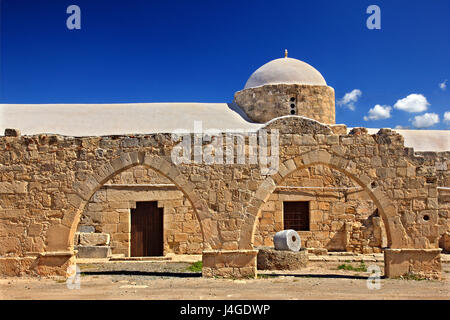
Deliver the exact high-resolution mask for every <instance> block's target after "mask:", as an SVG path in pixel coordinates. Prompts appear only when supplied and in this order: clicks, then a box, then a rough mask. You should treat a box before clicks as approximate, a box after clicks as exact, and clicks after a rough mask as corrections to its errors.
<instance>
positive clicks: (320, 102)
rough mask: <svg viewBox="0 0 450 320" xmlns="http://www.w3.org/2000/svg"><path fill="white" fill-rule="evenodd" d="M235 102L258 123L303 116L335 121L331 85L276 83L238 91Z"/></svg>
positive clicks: (330, 122)
mask: <svg viewBox="0 0 450 320" xmlns="http://www.w3.org/2000/svg"><path fill="white" fill-rule="evenodd" d="M234 102H235V103H236V104H237V105H238V106H239V107H241V108H242V109H243V110H244V112H245V113H246V114H247V116H248V117H249V118H250V119H252V120H253V121H255V122H259V123H266V122H267V121H270V120H272V119H275V118H277V117H281V116H287V115H299V116H303V117H307V118H310V119H314V120H317V121H319V122H322V123H326V124H334V123H335V105H334V89H333V88H332V87H327V86H311V85H300V84H274V85H265V86H262V87H256V88H250V89H244V90H241V91H238V92H236V94H235V95H234Z"/></svg>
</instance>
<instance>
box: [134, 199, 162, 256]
mask: <svg viewBox="0 0 450 320" xmlns="http://www.w3.org/2000/svg"><path fill="white" fill-rule="evenodd" d="M162 255H163V208H158V204H157V202H156V201H152V202H137V203H136V209H131V256H132V257H147V256H162Z"/></svg>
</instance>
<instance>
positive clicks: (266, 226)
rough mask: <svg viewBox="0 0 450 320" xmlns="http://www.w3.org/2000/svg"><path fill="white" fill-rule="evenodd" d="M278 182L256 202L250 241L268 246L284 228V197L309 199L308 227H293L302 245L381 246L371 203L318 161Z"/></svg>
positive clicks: (374, 248) (377, 219)
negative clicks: (258, 206) (261, 201)
mask: <svg viewBox="0 0 450 320" xmlns="http://www.w3.org/2000/svg"><path fill="white" fill-rule="evenodd" d="M283 186H285V188H283V187H279V188H277V189H276V190H275V192H274V193H272V195H271V196H270V198H269V200H268V201H267V202H266V203H265V204H264V205H263V206H262V214H261V216H260V217H259V219H258V221H257V227H256V231H255V239H254V244H255V245H257V246H260V245H264V246H273V236H274V234H275V233H276V232H278V231H280V230H283V229H284V223H283V203H284V202H285V201H308V202H309V206H310V230H309V231H299V234H300V237H301V240H302V246H303V247H307V248H326V249H327V250H329V251H351V252H360V253H373V252H375V253H379V252H381V248H382V247H384V246H386V245H387V239H386V231H385V227H384V223H383V221H382V219H381V217H380V216H379V214H378V211H377V208H376V206H375V204H374V203H373V201H372V200H371V199H370V198H369V196H368V195H367V193H366V192H365V191H362V190H361V188H360V187H358V186H357V184H356V183H354V182H353V181H351V180H350V179H349V178H348V177H346V176H345V175H343V174H342V173H340V172H339V171H337V170H333V169H331V168H328V167H324V166H322V165H318V166H313V167H309V168H306V169H303V170H299V171H296V172H294V173H293V174H292V175H291V176H290V177H289V178H287V179H286V180H285V181H284V183H283ZM296 187H300V188H298V189H296ZM321 188H323V189H321Z"/></svg>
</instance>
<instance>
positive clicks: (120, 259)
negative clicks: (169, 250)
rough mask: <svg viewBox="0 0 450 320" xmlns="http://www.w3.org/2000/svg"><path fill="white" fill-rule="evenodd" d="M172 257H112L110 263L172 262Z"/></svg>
mask: <svg viewBox="0 0 450 320" xmlns="http://www.w3.org/2000/svg"><path fill="white" fill-rule="evenodd" d="M171 260H172V257H111V258H109V261H125V262H126V261H171Z"/></svg>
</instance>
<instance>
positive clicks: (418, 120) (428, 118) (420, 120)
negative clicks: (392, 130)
mask: <svg viewBox="0 0 450 320" xmlns="http://www.w3.org/2000/svg"><path fill="white" fill-rule="evenodd" d="M436 123H439V116H438V115H437V114H436V113H425V114H423V115H421V116H415V117H414V120H413V121H412V124H413V126H414V127H416V128H419V129H421V128H428V127H431V126H434V125H435V124H436Z"/></svg>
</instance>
